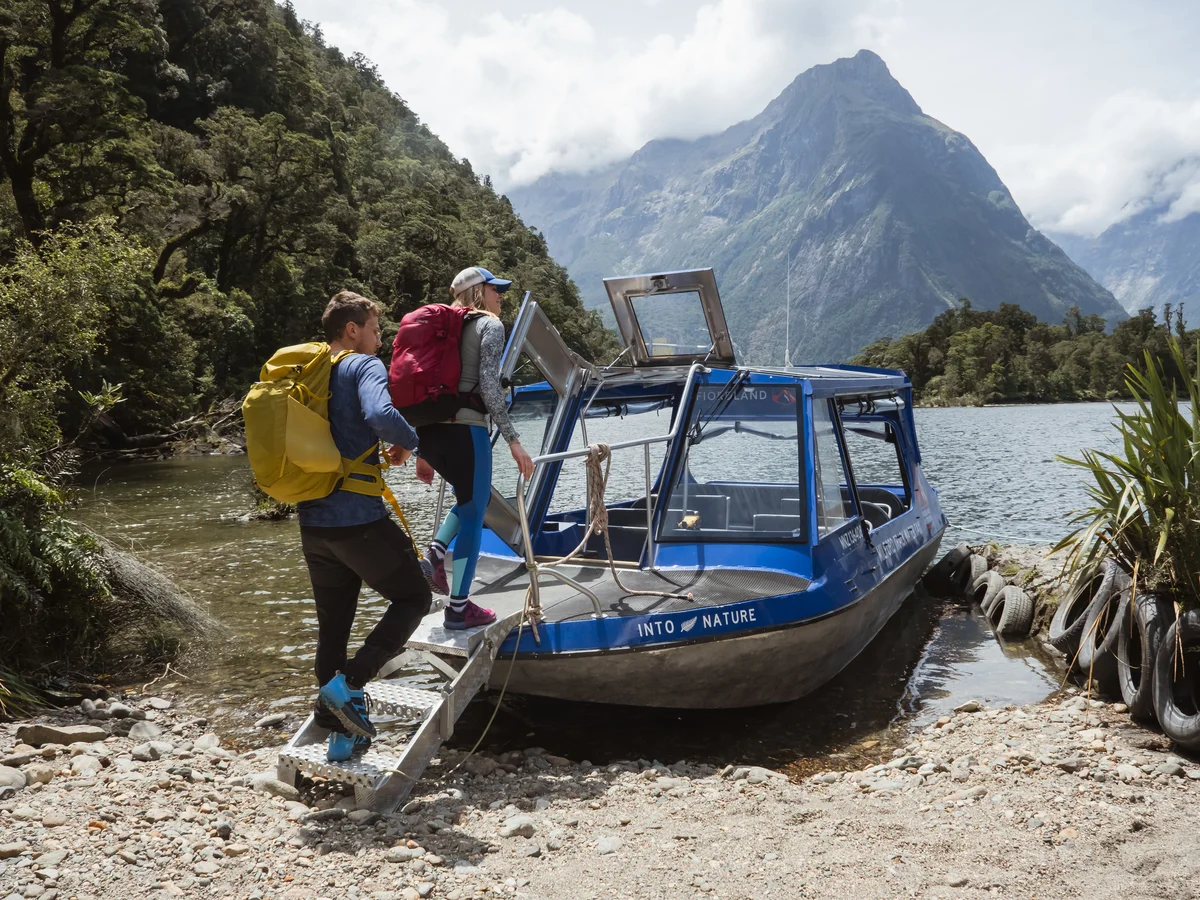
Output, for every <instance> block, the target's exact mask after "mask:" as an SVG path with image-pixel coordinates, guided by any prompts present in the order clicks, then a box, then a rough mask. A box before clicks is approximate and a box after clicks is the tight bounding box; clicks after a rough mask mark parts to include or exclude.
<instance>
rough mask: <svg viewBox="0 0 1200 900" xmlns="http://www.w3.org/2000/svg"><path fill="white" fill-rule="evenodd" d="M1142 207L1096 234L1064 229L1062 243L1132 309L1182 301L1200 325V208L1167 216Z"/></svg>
mask: <svg viewBox="0 0 1200 900" xmlns="http://www.w3.org/2000/svg"><path fill="white" fill-rule="evenodd" d="M1165 212H1166V210H1165V209H1162V208H1156V209H1147V210H1144V211H1143V212H1141V213H1139V214H1138V215H1136V216H1134V217H1133V218H1131V219H1129V220H1127V221H1125V222H1119V223H1118V224H1116V225H1113V226H1112V227H1111V228H1108V229H1107V230H1106V231H1105V232H1104V233H1103V234H1101V235H1100V236H1099V237H1096V238H1081V237H1077V236H1073V235H1063V236H1061V237H1060V238H1059V240H1060V241H1061V243H1062V245H1063V249H1064V250H1066V251H1067V253H1068V254H1070V256H1071V258H1072V259H1073V260H1075V261H1076V262H1077V263H1079V264H1080V265H1081V266H1083V267H1084V268H1085V269H1086V270H1087V271H1088V272H1089V273H1090V274H1091V275H1092V277H1093V278H1095V279H1096V280H1097V281H1099V282H1100V283H1101V284H1103V285H1104V286H1105V287H1106V288H1108V289H1109V290H1110V291H1112V292H1113V294H1114V295H1116V298H1117V300H1119V301H1120V303H1121V305H1122V306H1123V307H1125V309H1126V310H1127V311H1128V312H1130V313H1132V312H1136V311H1137V310H1139V309H1144V308H1145V307H1147V306H1150V307H1154V309H1155V311H1156V312H1159V313H1160V314H1161V310H1162V305H1163V304H1164V303H1172V304H1174V303H1182V304H1183V313H1184V318H1185V319H1187V321H1188V323H1189V324H1190V325H1192V326H1196V325H1200V213H1192V214H1191V215H1189V216H1185V217H1184V218H1182V219H1178V220H1176V221H1166V220H1164V218H1163V216H1164V213H1165Z"/></svg>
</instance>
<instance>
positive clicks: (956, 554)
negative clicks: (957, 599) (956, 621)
mask: <svg viewBox="0 0 1200 900" xmlns="http://www.w3.org/2000/svg"><path fill="white" fill-rule="evenodd" d="M970 555H971V548H970V547H968V546H967V545H966V544H959V545H958V546H957V547H955V548H953V549H952V550H947V551H946V554H945V555H944V556H943V557H942V558H941V559H939V560H938V561H937V562H936V563H934V564H933V565H932V566H931V567H930V569H929V571H928V572H926V573H925V578H924V583H925V589H926V590H927V591H929V593H931V594H933V595H934V596H935V597H950V596H953V595H954V593H955V584H954V576H955V575H956V574H957V573H958V567H959V566H961V565H962V563H963V560H965V559H966V558H967V557H968V556H970Z"/></svg>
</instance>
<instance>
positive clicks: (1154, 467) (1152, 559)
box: [1054, 337, 1200, 609]
mask: <svg viewBox="0 0 1200 900" xmlns="http://www.w3.org/2000/svg"><path fill="white" fill-rule="evenodd" d="M1145 359H1146V366H1145V371H1144V372H1139V371H1138V370H1137V369H1135V368H1134V367H1133V366H1130V367H1129V368H1128V371H1127V372H1126V375H1125V384H1126V386H1127V387H1128V389H1129V392H1130V393H1131V394H1132V396H1133V398H1134V402H1135V404H1136V406H1137V409H1136V410H1134V411H1132V412H1123V411H1121V410H1119V409H1117V410H1116V414H1117V421H1116V422H1115V423H1114V427H1115V428H1116V429H1117V430H1118V431H1119V432H1120V434H1121V449H1120V450H1119V451H1116V452H1111V453H1110V452H1105V451H1101V450H1085V451H1083V454H1082V457H1083V458H1082V459H1070V458H1067V457H1062V456H1060V457H1059V459H1060V460H1061V461H1063V462H1065V463H1068V464H1069V465H1073V466H1078V467H1080V468H1082V469H1084V470H1085V471H1086V472H1087V473H1088V474H1089V475H1090V476H1091V483H1090V484H1089V485H1088V487H1087V494H1088V497H1089V499H1090V501H1091V504H1090V505H1089V506H1087V507H1085V508H1084V509H1081V510H1078V511H1076V513H1075V514H1074V516H1073V517H1072V519H1071V524H1072V525H1076V526H1078V527H1076V528H1075V530H1074V531H1072V532H1071V533H1070V534H1069V535H1067V536H1066V537H1065V538H1063V540H1062V541H1060V542H1059V544H1058V545H1057V546H1056V547H1055V548H1054V549H1055V550H1060V549H1065V550H1067V551H1068V553H1067V561H1066V566H1065V568H1066V572H1067V574H1068V575H1072V574H1074V573H1075V572H1077V571H1079V570H1081V569H1083V568H1086V567H1088V566H1090V565H1093V564H1095V563H1097V562H1098V561H1099V560H1100V559H1101V558H1102V557H1104V556H1109V557H1111V558H1112V559H1113V560H1114V561H1116V562H1117V563H1119V564H1120V565H1121V566H1122V567H1123V568H1125V570H1126V571H1128V572H1132V571H1134V565H1135V563H1136V564H1137V565H1138V567H1139V568H1138V571H1139V574H1140V575H1141V579H1140V580H1141V582H1142V585H1143V586H1144V587H1145V588H1146V589H1147V590H1154V591H1161V592H1164V593H1167V594H1169V595H1171V596H1172V597H1173V598H1174V599H1175V600H1176V601H1177V602H1178V603H1179V604H1180V606H1181V607H1182V608H1184V609H1190V608H1192V607H1196V606H1200V359H1198V361H1197V367H1196V369H1195V371H1194V373H1192V372H1190V371H1189V366H1188V364H1187V361H1186V359H1185V358H1184V352H1183V348H1182V347H1181V346H1180V343H1179V341H1178V339H1177V338H1175V337H1171V338H1170V340H1169V342H1168V352H1167V355H1166V359H1165V360H1164V359H1159V358H1155V357H1153V356H1151V355H1150V353H1149V352H1147V353H1146V355H1145ZM1172 370H1173V371H1172ZM1181 395H1182V399H1183V400H1184V401H1185V402H1186V403H1187V404H1188V405H1187V408H1184V407H1183V406H1182V405H1181V403H1180V398H1181Z"/></svg>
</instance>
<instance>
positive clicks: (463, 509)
mask: <svg viewBox="0 0 1200 900" xmlns="http://www.w3.org/2000/svg"><path fill="white" fill-rule="evenodd" d="M511 284H512V282H511V281H507V280H505V279H502V278H497V277H496V276H495V275H493V274H492V273H491V272H489V271H488V270H487V269H485V268H483V267H482V266H472V267H471V268H469V269H463V270H462V271H461V272H459V273H458V275H456V276H455V278H454V281H453V283H452V284H451V285H450V293H451V295H452V296H453V298H454V301H453V303H452V309H454V310H465V312H464V313H463V314H462V315H461V317H445V318H460V321H461V328H462V331H461V337H460V338H459V342H458V350H459V363H460V374H459V379H458V384H457V395H458V399H457V400H452V401H450V402H451V405H452V406H455V405H456V406H457V407H458V408H457V410H456V411H454V412H453V414H452V415H450V416H449V417H448V418H445V419H442V420H440V421H435V422H431V423H430V424H424V425H421V424H418V425H417V434H418V436H419V437H420V442H421V443H420V451H419V458H418V459H417V478H418V479H420V480H421V481H423V482H425V483H426V484H430V483H432V482H433V473H434V472H437V473H438V474H439V475H441V476H442V477H443V478H445V479H446V481H447V482H448V483H449V484H450V485H451V487H453V488H454V498H455V506H454V508H453V509H451V510H450V512H449V513H448V514H447V515H446V519H445V521H443V522H442V525H441V527H440V528H439V529H438V532H437V534H436V535H435V536H434V539H433V542H432V543H431V544H430V545H429V550H428V552H427V554H426V557H427V558H426V559H425V560H422V568H424V569H425V575H426V578H427V579H428V580H429V582H430V585H431V586H432V587H433V588H434V589H435V590H437V591H440V592H441V593H443V594H448V595H449V602H448V603H447V605H446V610H445V616H446V618H445V626H446V627H447V628H450V629H463V628H474V627H476V626H478V625H487V624H489V623H490V622H494V621H495V620H496V614H495V613H494V612H492V610H490V609H484V608H483V607H480V606H477V605H476V604H475V603H473V602H471V599H470V597H469V593H470V589H471V580H472V579H473V578H474V577H475V564H476V562H477V561H478V559H479V545H480V539H481V537H482V534H483V514H484V512H485V511H486V510H487V505H488V500H489V498H490V497H491V493H492V445H491V440H490V439H489V424H491V423H494V424H495V425H496V427H497V428H498V429H499V430H500V434H501V436H502V437H503V438H504V440H505V441H506V442H507V443H508V448H509V451H510V452H511V453H512V457H513V459H514V460H515V461H516V463H517V468H518V469H519V470H520V471H521V474H522V475H524V476H525V477H526V478H529V476H530V475H532V474H533V460H532V459H531V458H530V456H529V454H528V453H527V452H525V448H524V447H522V446H521V441H520V435H518V434H517V432H516V429H514V428H513V425H512V422H511V421H510V420H509V417H508V404H507V402H506V401H505V395H504V388H503V387H502V386H501V384H500V358H501V356H502V355H503V353H504V325H503V323H501V321H500V305H501V302H502V296H501V295H502V294H503V293H504V292H505V291H507V290H508V288H509V286H510V285H511ZM431 306H432V304H431ZM424 309H425V310H428V311H429V313H428V314H427V315H426V318H427V319H432V318H433V317H438V316H439V314H440V313H448V312H449V310H446V309H445V307H441V309H440V310H431V309H430V308H429V307H425V308H424ZM420 312H421V311H420V310H419V311H418V313H420ZM410 315H415V314H410ZM405 318H406V320H407V319H408V317H405ZM404 332H405V323H404V322H402V323H401V333H402V334H403V333H404ZM437 333H439V334H446V333H447V332H445V331H439V332H437ZM402 334H397V338H396V342H397V347H398V348H399V347H400V345H401V343H402V341H403V340H404V338H403V337H402ZM449 334H450V335H451V336H452V334H453V332H452V331H451V332H449ZM399 365H402V363H401V362H400V357H399V355H398V354H397V353H396V352H395V351H393V369H394V370H395V369H396V367H397V366H399ZM418 365H419V364H418ZM452 392H453V391H452V390H451V391H450V393H452ZM396 395H397V389H396V385H395V384H394V383H393V396H394V397H396ZM431 396H432V397H433V399H425V401H424V402H425V404H426V408H429V407H431V406H432V405H433V404H436V403H438V402H439V400H438V399H437V395H436V393H430V394H424V395H419V396H418V398H417V399H422V397H431ZM442 399H443V400H446V399H448V397H446V396H443V397H442ZM397 405H398V406H400V405H402V404H401V401H400V400H399V399H398V398H397ZM489 419H490V422H489ZM410 421H412V419H410ZM418 421H419V419H418ZM451 541H454V566H453V571H452V572H450V573H447V571H446V565H445V560H446V550H447V548H448V547H449V545H450V542H451Z"/></svg>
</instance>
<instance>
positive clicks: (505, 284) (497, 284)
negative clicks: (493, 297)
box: [484, 278, 512, 294]
mask: <svg viewBox="0 0 1200 900" xmlns="http://www.w3.org/2000/svg"><path fill="white" fill-rule="evenodd" d="M484 284H490V285H491V286H492V287H494V288H495V289H496V293H498V294H503V293H504V292H505V291H507V290H508V289H509V288H510V287H512V282H511V281H505V280H504V279H503V278H493V279H492V280H491V281H485V282H484Z"/></svg>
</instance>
